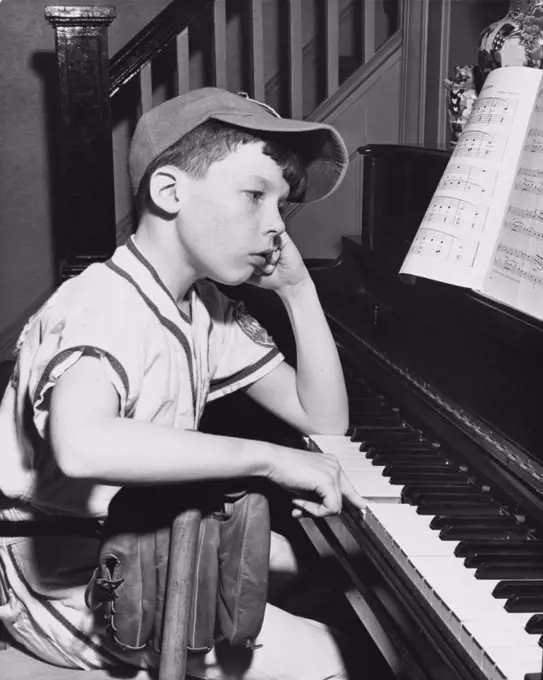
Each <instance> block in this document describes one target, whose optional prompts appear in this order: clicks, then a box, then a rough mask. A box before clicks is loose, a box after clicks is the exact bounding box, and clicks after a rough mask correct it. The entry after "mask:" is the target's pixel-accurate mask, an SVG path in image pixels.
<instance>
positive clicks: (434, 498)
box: [402, 487, 485, 540]
mask: <svg viewBox="0 0 543 680" xmlns="http://www.w3.org/2000/svg"><path fill="white" fill-rule="evenodd" d="M438 488H439V487H438ZM402 499H403V501H404V503H405V502H407V503H409V504H410V505H422V506H423V507H424V506H425V505H427V504H428V503H438V502H442V501H450V502H451V503H474V502H480V503H482V504H484V503H485V501H484V500H482V499H481V498H480V497H479V496H477V495H473V494H462V493H457V494H455V493H453V491H452V489H448V490H447V491H445V492H443V491H438V492H436V493H433V492H431V491H428V492H419V493H417V494H406V495H404V494H403V492H402ZM443 531H446V530H445V529H443V530H442V532H441V533H443ZM441 533H440V538H441ZM456 540H458V539H456Z"/></svg>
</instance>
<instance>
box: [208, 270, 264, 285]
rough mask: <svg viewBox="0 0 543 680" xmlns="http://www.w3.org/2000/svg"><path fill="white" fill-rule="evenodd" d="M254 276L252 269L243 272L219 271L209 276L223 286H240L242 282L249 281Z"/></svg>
mask: <svg viewBox="0 0 543 680" xmlns="http://www.w3.org/2000/svg"><path fill="white" fill-rule="evenodd" d="M253 277H254V270H253V269H252V268H251V270H250V271H245V272H235V273H234V272H228V273H226V272H221V273H218V272H217V273H215V275H214V276H209V278H210V279H212V280H213V281H215V283H220V284H222V285H223V286H241V284H242V283H249V282H250V281H251V279H253Z"/></svg>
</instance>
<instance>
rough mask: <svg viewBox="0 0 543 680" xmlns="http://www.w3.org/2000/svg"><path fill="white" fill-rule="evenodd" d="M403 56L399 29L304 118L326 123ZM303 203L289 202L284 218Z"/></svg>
mask: <svg viewBox="0 0 543 680" xmlns="http://www.w3.org/2000/svg"><path fill="white" fill-rule="evenodd" d="M401 56H402V34H401V31H397V32H396V33H394V34H393V35H392V36H391V37H390V38H389V39H388V40H387V41H386V42H385V43H384V44H383V45H382V46H381V47H380V48H379V49H378V50H377V52H376V53H375V54H374V55H373V57H372V58H371V59H370V60H369V61H367V62H366V63H365V64H362V66H360V67H359V68H358V69H357V70H356V71H355V72H354V73H353V74H351V75H350V76H349V77H348V78H347V80H346V81H345V82H344V83H343V84H342V85H341V86H340V88H339V90H337V91H336V92H334V94H333V95H332V96H331V97H329V98H328V99H326V100H325V101H324V102H323V103H322V104H321V105H320V106H317V108H316V109H315V110H314V111H313V112H312V113H311V114H310V115H309V116H308V117H307V120H310V121H318V122H326V121H328V120H329V119H330V118H331V117H332V116H334V117H338V116H340V115H341V114H342V112H343V111H345V110H346V109H347V108H348V107H349V106H351V105H352V103H353V101H354V100H355V98H356V99H358V98H360V97H362V96H364V94H365V93H366V92H367V91H368V90H369V89H370V88H371V87H372V86H373V85H374V84H375V82H376V81H377V80H378V79H379V78H380V77H381V76H382V74H383V72H384V71H385V70H388V69H390V68H392V67H393V66H394V64H395V63H397V61H398V59H401ZM357 153H358V149H349V161H350V160H352V159H353V158H354V157H355V156H356V155H357ZM304 205H305V203H296V204H291V205H290V206H289V208H288V209H287V211H286V215H285V220H286V222H287V230H288V220H290V219H292V218H293V217H294V216H295V215H296V214H297V213H298V212H299V211H300V210H302V209H303V207H304Z"/></svg>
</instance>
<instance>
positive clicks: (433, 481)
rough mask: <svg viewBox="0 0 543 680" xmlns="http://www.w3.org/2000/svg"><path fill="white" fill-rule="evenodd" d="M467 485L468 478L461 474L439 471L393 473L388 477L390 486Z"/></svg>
mask: <svg viewBox="0 0 543 680" xmlns="http://www.w3.org/2000/svg"><path fill="white" fill-rule="evenodd" d="M455 482H456V483H457V484H468V482H469V478H468V477H467V476H466V475H465V474H464V473H463V472H454V471H452V470H451V471H450V472H448V471H446V470H443V471H440V472H419V473H417V472H397V473H396V472H395V473H394V474H392V475H391V476H390V483H391V484H404V485H405V484H417V485H419V486H422V485H423V484H425V485H428V486H429V485H436V486H437V485H443V484H454V483H455Z"/></svg>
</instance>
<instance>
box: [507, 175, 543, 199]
mask: <svg viewBox="0 0 543 680" xmlns="http://www.w3.org/2000/svg"><path fill="white" fill-rule="evenodd" d="M514 187H515V189H516V190H517V191H525V192H527V193H529V194H534V195H535V196H541V195H543V170H533V169H532V168H520V169H519V171H518V173H517V176H516V178H515V184H514Z"/></svg>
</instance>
